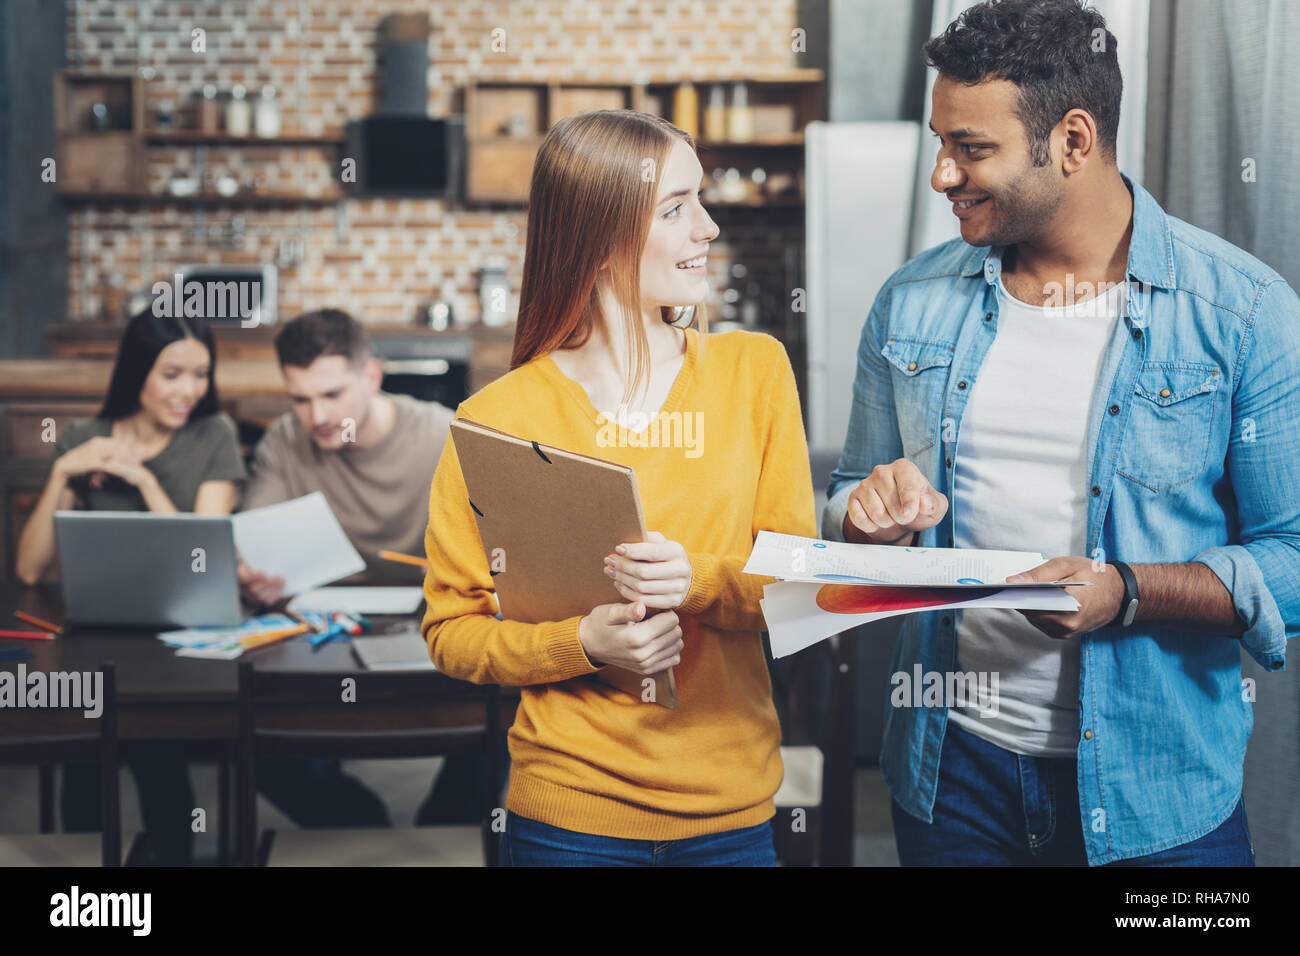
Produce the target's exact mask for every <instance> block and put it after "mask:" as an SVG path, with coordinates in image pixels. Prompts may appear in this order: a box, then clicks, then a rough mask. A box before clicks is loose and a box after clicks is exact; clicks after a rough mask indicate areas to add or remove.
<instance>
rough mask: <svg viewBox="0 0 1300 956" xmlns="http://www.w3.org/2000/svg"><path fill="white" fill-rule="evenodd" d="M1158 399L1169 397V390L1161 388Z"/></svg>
mask: <svg viewBox="0 0 1300 956" xmlns="http://www.w3.org/2000/svg"><path fill="white" fill-rule="evenodd" d="M1160 397H1161V398H1168V397H1169V389H1167V388H1162V389H1161V390H1160Z"/></svg>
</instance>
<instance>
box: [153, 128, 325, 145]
mask: <svg viewBox="0 0 1300 956" xmlns="http://www.w3.org/2000/svg"><path fill="white" fill-rule="evenodd" d="M144 140H145V142H146V143H149V144H150V145H151V146H342V145H343V143H344V142H345V139H344V137H343V136H342V135H338V136H316V135H312V134H310V133H302V134H300V135H299V134H295V135H292V136H274V137H269V138H268V137H265V136H231V135H230V134H229V133H208V132H205V131H203V130H197V129H178V130H150V131H148V132H146V133H145V134H144Z"/></svg>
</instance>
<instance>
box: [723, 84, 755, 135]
mask: <svg viewBox="0 0 1300 956" xmlns="http://www.w3.org/2000/svg"><path fill="white" fill-rule="evenodd" d="M727 138H728V139H729V140H731V141H732V142H733V143H748V142H749V141H750V140H752V139H753V138H754V113H753V111H752V110H751V109H750V108H749V88H748V87H747V86H745V84H744V83H743V82H742V83H737V84H736V85H735V87H733V88H732V91H731V108H730V109H729V110H727Z"/></svg>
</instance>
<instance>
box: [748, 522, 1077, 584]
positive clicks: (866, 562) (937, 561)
mask: <svg viewBox="0 0 1300 956" xmlns="http://www.w3.org/2000/svg"><path fill="white" fill-rule="evenodd" d="M1042 563H1043V556H1042V555H1041V554H1039V553H1037V552H1035V551H982V550H977V549H974V548H900V547H896V546H891V545H878V544H846V543H844V542H842V541H822V540H819V539H817V538H803V537H800V536H798V535H793V534H778V533H777V532H775V531H760V532H759V533H758V538H757V539H756V540H755V541H754V548H753V550H752V551H751V552H750V554H749V561H748V563H747V564H746V565H745V573H747V574H762V575H766V576H769V577H774V578H781V579H782V580H784V581H806V582H810V583H821V584H830V583H838V584H894V585H898V586H900V587H973V588H974V587H988V586H989V585H993V584H1002V583H1004V582H1005V581H1006V579H1007V577H1008V576H1009V575H1012V574H1019V573H1020V572H1021V571H1028V570H1029V569H1030V568H1035V567H1037V566H1038V565H1040V564H1042ZM1017 586H1018V587H1031V588H1032V587H1047V588H1052V587H1055V585H1053V584H1051V583H1050V582H1042V583H1037V584H1034V583H1031V584H1028V585H1017Z"/></svg>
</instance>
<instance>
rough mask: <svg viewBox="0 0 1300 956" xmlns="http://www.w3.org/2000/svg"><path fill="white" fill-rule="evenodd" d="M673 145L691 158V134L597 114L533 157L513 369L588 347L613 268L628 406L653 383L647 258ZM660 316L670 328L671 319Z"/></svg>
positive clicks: (625, 114) (562, 126)
mask: <svg viewBox="0 0 1300 956" xmlns="http://www.w3.org/2000/svg"><path fill="white" fill-rule="evenodd" d="M677 140H681V141H682V142H684V143H686V144H687V145H688V146H690V147H691V149H694V148H695V141H694V140H693V139H692V138H691V136H690V134H689V133H686V132H685V131H683V130H680V129H678V128H677V127H676V126H674V125H673V124H672V123H669V122H668V121H667V120H664V119H661V118H660V117H658V116H652V115H651V114H649V113H641V112H638V111H636V110H591V111H588V112H585V113H577V114H575V115H573V116H568V117H565V118H564V119H562V120H560V121H559V122H557V123H556V124H555V125H554V126H553V127H551V130H550V132H549V133H547V134H546V138H545V139H544V140H543V141H542V145H541V147H540V148H539V149H538V151H537V159H536V161H535V163H534V165H533V178H532V184H531V186H530V188H529V197H528V235H527V242H526V246H525V249H524V274H523V283H522V286H521V288H520V292H519V317H518V320H517V322H516V325H515V345H514V351H513V354H512V355H511V359H510V367H511V368H518V367H519V366H520V365H523V364H524V363H526V362H529V361H531V360H532V359H534V358H536V357H538V356H542V355H548V354H550V353H551V352H553V351H555V350H557V349H561V348H577V347H578V346H580V345H583V344H584V343H585V342H586V341H587V340H588V339H589V338H590V337H591V333H592V330H593V329H594V327H595V324H596V322H597V321H599V320H600V318H601V309H600V301H599V296H598V293H597V290H596V278H597V274H598V273H599V271H600V268H601V266H602V265H604V264H605V263H606V262H609V263H610V266H611V268H610V274H611V280H612V281H611V284H612V290H613V293H614V297H615V299H616V300H617V302H618V303H619V306H620V307H621V309H622V311H623V320H624V323H625V328H626V332H627V341H628V342H629V343H630V348H629V354H628V367H627V368H626V369H625V370H624V371H625V374H624V380H625V382H626V383H627V391H626V392H625V394H624V400H625V401H626V400H628V399H629V398H630V396H631V395H632V394H633V393H634V389H635V388H638V387H641V386H642V385H643V384H644V383H645V382H646V381H647V380H648V378H649V360H648V355H649V343H648V341H647V339H646V334H645V328H644V327H643V325H642V319H641V316H642V311H641V253H642V250H643V249H644V247H645V242H646V237H647V236H648V235H649V232H650V222H651V217H652V216H653V214H654V208H655V193H656V192H657V189H658V182H659V171H660V170H662V169H663V166H664V163H665V162H666V160H667V158H668V153H669V151H670V150H671V149H672V147H673V144H674V142H675V141H677ZM647 171H649V172H650V175H646V173H647ZM661 311H662V313H663V319H664V321H669V313H670V311H671V310H669V309H667V308H664V309H662V310H661ZM695 312H696V319H697V321H698V322H699V326H700V332H701V334H703V333H706V332H707V331H708V319H707V317H706V316H705V314H704V309H703V307H702V306H700V307H697V308H696V310H695Z"/></svg>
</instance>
